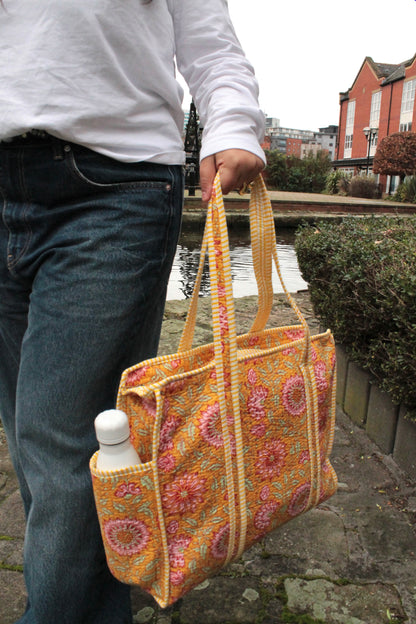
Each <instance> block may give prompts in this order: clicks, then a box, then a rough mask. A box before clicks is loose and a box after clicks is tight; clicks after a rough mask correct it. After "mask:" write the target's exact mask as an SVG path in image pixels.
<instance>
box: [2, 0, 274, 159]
mask: <svg viewBox="0 0 416 624" xmlns="http://www.w3.org/2000/svg"><path fill="white" fill-rule="evenodd" d="M175 59H176V63H177V67H178V69H179V71H180V72H181V74H182V75H183V76H184V78H185V80H186V82H187V84H188V85H189V89H190V92H191V94H192V96H193V98H194V100H195V103H196V106H197V109H198V113H199V116H200V120H201V125H202V127H203V128H204V135H203V144H202V150H201V158H204V157H205V156H208V155H210V154H213V153H216V152H218V151H220V150H224V149H230V148H240V149H246V150H249V151H251V152H253V153H255V154H257V155H258V156H260V157H261V158H264V155H263V152H262V150H261V148H260V146H259V141H261V140H262V138H263V123H264V115H263V113H262V112H261V111H260V109H259V105H258V101H257V96H258V87H257V82H256V79H255V77H254V73H253V69H252V67H251V65H250V63H249V62H248V61H247V59H246V58H245V56H244V54H243V52H242V50H241V47H240V44H239V42H238V40H237V38H236V35H235V33H234V30H233V27H232V25H231V22H230V18H229V15H228V9H227V2H226V0H152V2H150V3H149V4H144V3H142V2H141V1H140V0H4V9H2V8H1V7H0V139H5V138H8V137H12V136H16V135H19V134H22V133H24V132H26V131H27V130H29V129H32V128H36V129H41V130H45V131H47V132H49V133H50V134H53V135H55V136H57V137H59V138H62V139H65V140H68V141H73V142H75V143H79V144H81V145H85V146H86V147H89V148H90V149H92V150H95V151H97V152H100V153H102V154H105V155H107V156H111V157H113V158H116V159H118V160H122V161H127V162H137V161H152V162H159V163H164V164H182V163H183V162H184V151H183V140H182V128H183V112H182V108H181V104H182V98H183V90H182V88H181V86H180V85H179V83H178V82H177V80H176V78H175Z"/></svg>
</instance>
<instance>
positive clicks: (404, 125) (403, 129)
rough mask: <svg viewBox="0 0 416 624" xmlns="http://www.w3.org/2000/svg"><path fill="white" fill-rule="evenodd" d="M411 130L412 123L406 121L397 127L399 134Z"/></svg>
mask: <svg viewBox="0 0 416 624" xmlns="http://www.w3.org/2000/svg"><path fill="white" fill-rule="evenodd" d="M411 130H412V122H411V121H408V122H407V123H401V124H400V127H399V132H410V131H411Z"/></svg>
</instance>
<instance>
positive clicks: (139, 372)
mask: <svg viewBox="0 0 416 624" xmlns="http://www.w3.org/2000/svg"><path fill="white" fill-rule="evenodd" d="M147 369H148V367H147V366H143V367H141V368H136V370H134V371H131V373H129V374H128V375H127V379H126V384H127V385H128V386H135V385H136V384H139V383H140V381H141V379H143V377H144V376H145V375H146V373H147Z"/></svg>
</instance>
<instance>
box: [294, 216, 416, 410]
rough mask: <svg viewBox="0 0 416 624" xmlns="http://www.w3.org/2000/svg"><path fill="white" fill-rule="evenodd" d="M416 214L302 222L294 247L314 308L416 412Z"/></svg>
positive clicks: (381, 381)
mask: <svg viewBox="0 0 416 624" xmlns="http://www.w3.org/2000/svg"><path fill="white" fill-rule="evenodd" d="M415 241H416V218H415V217H408V218H397V217H382V218H377V217H371V218H362V219H360V218H353V217H350V218H348V219H345V220H344V221H343V222H342V223H340V224H331V223H321V224H319V225H318V226H317V227H311V226H307V227H303V228H301V229H300V230H299V231H298V233H297V236H296V243H295V247H296V252H297V256H298V261H299V266H300V269H301V272H302V275H303V278H304V279H305V280H306V281H307V282H308V283H309V290H310V295H311V300H312V303H313V306H314V310H315V314H316V315H317V317H319V318H320V319H322V321H323V323H324V324H325V325H326V326H328V327H330V328H331V329H332V330H333V332H334V336H335V339H336V340H337V342H339V343H343V344H344V345H345V346H346V348H347V350H348V352H349V353H350V355H351V357H352V358H353V359H354V360H355V361H356V362H357V363H359V364H361V365H362V366H363V367H364V368H366V369H368V370H370V371H371V372H372V373H373V375H374V376H375V378H376V380H377V382H378V384H379V386H380V387H381V388H382V389H383V390H384V391H386V392H388V393H389V394H390V396H391V397H392V399H393V400H394V401H395V402H397V403H404V404H405V405H407V406H408V408H410V410H411V411H412V413H413V414H414V417H415V418H416V271H415V267H416V244H415Z"/></svg>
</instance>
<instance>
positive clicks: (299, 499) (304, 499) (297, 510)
mask: <svg viewBox="0 0 416 624" xmlns="http://www.w3.org/2000/svg"><path fill="white" fill-rule="evenodd" d="M310 493H311V484H310V483H302V485H299V487H297V488H296V489H295V491H294V492H293V494H292V498H291V500H290V503H289V507H288V512H289V514H290V515H291V516H298V515H299V514H301V513H303V512H304V511H305V510H306V507H307V506H308V501H309V495H310Z"/></svg>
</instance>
